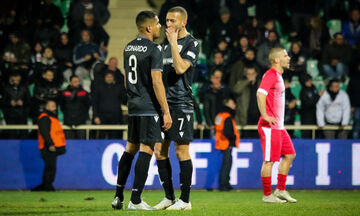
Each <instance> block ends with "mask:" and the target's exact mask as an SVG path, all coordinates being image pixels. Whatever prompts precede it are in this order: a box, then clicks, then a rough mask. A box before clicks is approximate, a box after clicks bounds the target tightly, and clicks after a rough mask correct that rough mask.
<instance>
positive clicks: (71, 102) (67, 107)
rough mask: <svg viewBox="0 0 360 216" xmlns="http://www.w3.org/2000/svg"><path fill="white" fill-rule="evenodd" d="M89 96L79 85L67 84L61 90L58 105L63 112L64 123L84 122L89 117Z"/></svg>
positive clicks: (76, 123)
mask: <svg viewBox="0 0 360 216" xmlns="http://www.w3.org/2000/svg"><path fill="white" fill-rule="evenodd" d="M90 104H91V103H90V96H89V93H88V92H87V91H85V90H84V89H83V88H82V87H81V86H80V87H79V88H74V87H72V86H70V85H69V86H68V87H67V88H66V89H65V90H63V91H62V92H61V100H60V106H61V110H62V112H63V113H64V124H66V125H69V126H71V125H80V124H85V123H86V120H88V119H89V108H90Z"/></svg>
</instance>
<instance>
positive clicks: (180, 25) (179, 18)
mask: <svg viewBox="0 0 360 216" xmlns="http://www.w3.org/2000/svg"><path fill="white" fill-rule="evenodd" d="M187 18H188V14H187V12H186V10H185V8H183V7H180V6H177V7H173V8H170V10H169V11H168V12H167V14H166V27H167V28H170V27H171V28H175V29H177V30H179V31H180V30H182V29H184V28H185V26H186V24H187Z"/></svg>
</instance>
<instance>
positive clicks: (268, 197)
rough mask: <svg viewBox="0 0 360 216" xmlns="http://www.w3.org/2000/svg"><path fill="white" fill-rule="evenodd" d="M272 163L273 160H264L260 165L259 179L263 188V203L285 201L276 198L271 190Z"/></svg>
mask: <svg viewBox="0 0 360 216" xmlns="http://www.w3.org/2000/svg"><path fill="white" fill-rule="evenodd" d="M273 165H274V162H272V161H264V162H263V164H262V167H261V181H262V183H263V189H264V196H263V198H262V200H263V202H265V203H284V202H286V201H284V200H281V199H279V198H277V197H276V196H274V195H273V194H272V192H271V191H272V187H271V173H272V167H273Z"/></svg>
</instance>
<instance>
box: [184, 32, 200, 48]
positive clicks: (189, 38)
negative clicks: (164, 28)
mask: <svg viewBox="0 0 360 216" xmlns="http://www.w3.org/2000/svg"><path fill="white" fill-rule="evenodd" d="M185 43H187V44H192V45H193V46H194V47H198V46H199V41H198V40H197V39H196V38H195V37H194V36H193V35H191V34H188V35H187V36H186V37H185Z"/></svg>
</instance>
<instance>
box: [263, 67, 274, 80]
mask: <svg viewBox="0 0 360 216" xmlns="http://www.w3.org/2000/svg"><path fill="white" fill-rule="evenodd" d="M276 77H277V72H276V70H275V69H273V68H270V69H269V70H267V71H266V72H265V73H264V75H263V79H272V78H276Z"/></svg>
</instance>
